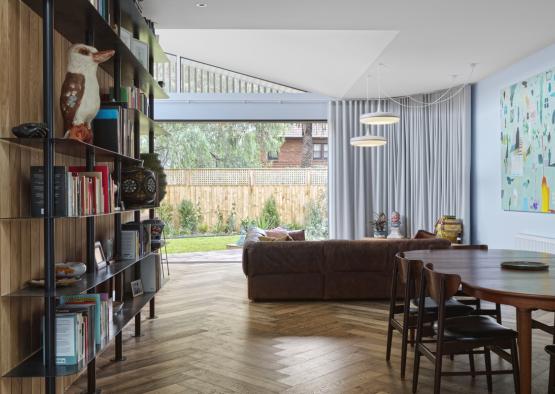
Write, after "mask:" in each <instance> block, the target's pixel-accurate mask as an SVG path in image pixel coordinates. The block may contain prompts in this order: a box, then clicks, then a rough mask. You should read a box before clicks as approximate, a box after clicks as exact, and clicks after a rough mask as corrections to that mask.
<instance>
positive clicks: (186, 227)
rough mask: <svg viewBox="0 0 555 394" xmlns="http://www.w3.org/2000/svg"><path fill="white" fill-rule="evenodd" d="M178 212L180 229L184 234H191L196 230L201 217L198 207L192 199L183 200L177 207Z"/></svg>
mask: <svg viewBox="0 0 555 394" xmlns="http://www.w3.org/2000/svg"><path fill="white" fill-rule="evenodd" d="M177 211H178V213H179V225H180V230H181V231H182V232H184V233H185V234H193V233H196V232H197V230H198V225H199V223H200V219H201V213H200V207H199V206H198V205H196V206H195V204H193V202H192V201H189V200H183V201H181V204H179V207H178V209H177Z"/></svg>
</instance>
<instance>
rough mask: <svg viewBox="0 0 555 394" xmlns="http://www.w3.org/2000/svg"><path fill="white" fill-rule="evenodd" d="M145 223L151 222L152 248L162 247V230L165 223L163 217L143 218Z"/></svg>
mask: <svg viewBox="0 0 555 394" xmlns="http://www.w3.org/2000/svg"><path fill="white" fill-rule="evenodd" d="M143 224H146V225H148V224H150V245H151V249H152V250H158V249H160V248H161V247H162V246H163V245H162V232H163V231H164V226H165V223H164V222H163V221H162V220H161V219H149V220H143Z"/></svg>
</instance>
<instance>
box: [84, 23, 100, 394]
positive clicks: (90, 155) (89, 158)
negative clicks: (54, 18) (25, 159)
mask: <svg viewBox="0 0 555 394" xmlns="http://www.w3.org/2000/svg"><path fill="white" fill-rule="evenodd" d="M94 41H95V31H94V26H93V25H92V23H90V22H89V26H88V29H87V31H86V33H85V42H86V43H87V45H91V46H94ZM85 160H86V161H85V166H86V169H87V171H94V166H95V165H96V157H95V154H94V150H93V149H91V148H87V152H86V157H85ZM95 214H96V212H95ZM85 220H86V227H87V235H86V242H87V273H94V272H95V271H96V261H95V258H94V244H95V241H96V239H95V233H96V231H95V218H94V216H89V217H87V218H86V219H85ZM90 291H91V292H95V291H96V289H91V290H90ZM96 393H100V390H98V389H97V388H96V358H94V357H93V358H92V359H91V360H90V361H89V363H88V364H87V394H96Z"/></svg>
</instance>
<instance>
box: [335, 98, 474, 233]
mask: <svg viewBox="0 0 555 394" xmlns="http://www.w3.org/2000/svg"><path fill="white" fill-rule="evenodd" d="M441 93H442V92H438V93H434V94H426V95H418V96H412V97H413V98H415V99H417V100H420V101H425V102H433V101H435V100H436V99H437V98H438V97H439V96H440V95H441ZM470 96H471V95H470V87H466V88H464V89H463V90H462V91H461V93H460V94H459V95H457V96H456V97H455V98H453V99H452V100H449V101H446V102H443V103H439V104H435V105H433V106H430V107H425V108H424V107H422V106H421V105H418V104H416V103H414V102H413V101H411V100H410V99H409V98H407V97H405V98H402V99H399V100H398V101H400V102H401V104H404V105H408V106H411V108H406V107H404V106H400V105H399V104H396V103H393V102H391V101H388V102H387V103H385V104H384V107H385V108H387V109H388V110H391V111H393V112H395V113H397V114H399V115H400V118H401V121H400V122H399V123H398V124H397V125H393V126H378V127H376V126H372V127H370V126H364V125H362V124H361V123H360V122H359V117H360V115H361V114H362V113H365V112H372V111H375V110H376V109H377V105H378V103H377V101H376V100H348V101H332V102H330V105H329V118H328V119H329V149H330V152H329V155H330V157H329V217H330V238H336V239H360V238H362V237H365V236H369V235H370V234H372V227H371V225H370V221H371V220H372V219H373V217H374V214H375V213H378V212H382V211H383V212H385V213H386V214H387V215H388V217H389V216H390V214H391V212H392V211H394V210H396V211H399V212H400V214H401V218H402V220H403V226H402V232H404V233H405V235H406V236H409V237H410V236H412V235H414V233H415V232H416V231H417V230H419V229H424V230H428V231H431V230H433V227H434V224H435V222H436V220H437V219H438V218H439V217H440V216H441V215H456V216H457V217H459V218H462V219H463V224H464V228H465V236H464V238H465V239H466V240H467V239H469V235H470V234H469V233H468V232H469V231H470V222H469V221H470V191H469V189H470V160H471V130H470ZM367 131H369V133H370V134H374V135H381V136H384V137H386V138H387V141H388V143H387V145H386V146H384V147H378V148H358V147H353V146H351V145H350V139H351V137H356V136H361V135H363V134H365V133H366V132H367Z"/></svg>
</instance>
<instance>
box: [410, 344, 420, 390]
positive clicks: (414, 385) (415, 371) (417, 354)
mask: <svg viewBox="0 0 555 394" xmlns="http://www.w3.org/2000/svg"><path fill="white" fill-rule="evenodd" d="M419 371H420V349H419V348H418V343H417V344H416V348H415V349H414V367H413V369H412V392H413V393H416V391H417V390H418V372H419Z"/></svg>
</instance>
